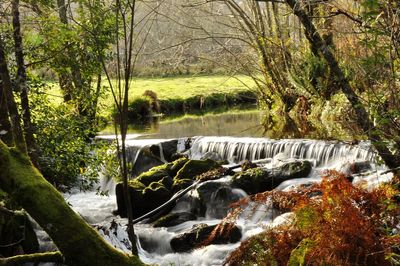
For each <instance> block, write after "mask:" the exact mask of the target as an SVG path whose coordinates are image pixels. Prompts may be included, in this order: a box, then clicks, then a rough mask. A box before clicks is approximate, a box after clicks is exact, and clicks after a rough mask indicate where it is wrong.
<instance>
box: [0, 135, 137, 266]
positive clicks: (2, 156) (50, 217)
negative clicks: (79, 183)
mask: <svg viewBox="0 0 400 266" xmlns="http://www.w3.org/2000/svg"><path fill="white" fill-rule="evenodd" d="M0 169H1V171H0V188H1V189H2V190H4V191H5V192H7V193H8V194H9V195H12V197H13V199H14V200H15V201H16V202H17V203H18V204H20V205H21V206H22V207H23V208H24V209H25V210H26V211H27V212H28V213H29V214H30V215H31V216H32V218H33V219H35V221H36V222H38V223H39V225H40V226H41V227H42V228H43V229H44V230H45V231H46V232H47V233H48V234H49V236H50V237H51V239H52V240H53V241H54V243H55V244H56V245H57V247H58V249H59V250H60V252H61V253H62V254H63V256H64V257H65V263H66V264H68V265H81V266H85V265H88V266H89V265H90V266H97V265H99V266H100V265H108V266H113V265H115V266H117V265H142V263H141V262H140V260H139V259H138V257H136V256H128V255H126V254H124V253H122V252H120V251H118V250H116V249H114V248H113V247H112V246H110V245H109V244H108V243H106V242H105V241H104V239H102V238H101V236H100V235H99V234H98V233H97V232H96V231H95V230H94V229H93V228H92V227H90V226H89V225H88V224H87V223H86V222H84V221H83V220H82V218H81V217H80V216H79V215H78V214H77V213H75V212H74V211H73V210H72V209H71V208H70V207H69V206H68V204H67V203H66V202H65V200H64V198H63V197H62V195H61V194H60V193H59V192H58V191H57V190H56V189H55V188H54V187H53V186H52V185H51V184H50V183H48V182H47V181H46V180H45V179H44V178H43V176H42V175H41V174H40V173H39V171H38V170H37V169H36V168H35V167H34V166H33V165H32V164H31V162H30V160H29V159H28V157H26V156H25V155H23V154H22V153H21V152H18V151H16V150H14V149H10V148H8V147H7V146H6V145H5V144H4V143H3V142H1V141H0Z"/></svg>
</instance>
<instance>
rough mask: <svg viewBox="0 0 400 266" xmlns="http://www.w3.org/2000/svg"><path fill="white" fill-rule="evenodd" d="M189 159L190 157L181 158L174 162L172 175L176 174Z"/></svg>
mask: <svg viewBox="0 0 400 266" xmlns="http://www.w3.org/2000/svg"><path fill="white" fill-rule="evenodd" d="M188 161H189V159H188V158H179V159H177V160H175V161H174V162H172V166H171V168H170V173H171V176H176V174H177V173H178V171H179V170H180V169H181V168H182V167H183V166H184V165H185V164H186V163H187V162H188Z"/></svg>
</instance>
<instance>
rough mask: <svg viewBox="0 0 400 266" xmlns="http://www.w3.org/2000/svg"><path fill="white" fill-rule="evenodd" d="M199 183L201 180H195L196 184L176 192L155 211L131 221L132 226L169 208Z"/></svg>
mask: <svg viewBox="0 0 400 266" xmlns="http://www.w3.org/2000/svg"><path fill="white" fill-rule="evenodd" d="M200 182H201V180H197V181H196V182H194V183H193V184H191V185H190V186H188V187H187V188H185V189H183V190H181V191H178V192H177V193H175V195H173V196H172V198H170V199H169V200H168V201H167V202H165V203H164V204H163V205H161V206H160V207H157V208H156V209H154V210H152V211H150V212H148V213H146V214H144V215H142V216H140V217H139V218H136V219H135V220H133V224H136V223H138V222H141V221H143V220H144V219H147V218H150V217H152V216H153V215H154V214H156V213H157V212H160V211H162V210H164V209H165V208H167V207H170V206H171V205H172V204H173V203H175V201H176V200H177V199H179V198H181V197H182V196H184V195H185V194H186V193H188V192H189V191H190V190H191V189H192V188H194V187H195V186H197V184H199V183H200Z"/></svg>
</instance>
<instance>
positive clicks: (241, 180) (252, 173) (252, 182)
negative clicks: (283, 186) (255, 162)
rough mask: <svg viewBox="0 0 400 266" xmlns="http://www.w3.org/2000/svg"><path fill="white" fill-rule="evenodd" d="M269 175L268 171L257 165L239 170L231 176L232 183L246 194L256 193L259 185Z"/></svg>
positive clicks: (258, 190)
mask: <svg viewBox="0 0 400 266" xmlns="http://www.w3.org/2000/svg"><path fill="white" fill-rule="evenodd" d="M269 175H270V172H269V171H267V170H265V169H263V168H260V167H257V168H250V169H247V170H245V171H242V172H239V173H237V174H235V175H234V176H233V180H232V185H233V186H234V187H238V188H241V189H243V190H244V191H246V193H247V194H256V193H258V192H261V191H260V185H261V184H262V183H263V181H264V180H265V179H267V178H268V177H269Z"/></svg>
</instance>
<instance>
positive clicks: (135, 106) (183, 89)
mask: <svg viewBox="0 0 400 266" xmlns="http://www.w3.org/2000/svg"><path fill="white" fill-rule="evenodd" d="M112 82H113V83H116V80H112ZM102 83H103V86H104V88H105V93H103V95H102V96H101V97H100V99H99V109H98V110H99V115H100V116H102V117H105V118H106V119H107V120H111V118H112V115H113V113H114V112H115V111H114V99H113V96H112V93H111V91H110V88H109V85H108V83H107V81H106V80H103V82H102ZM46 84H47V85H48V87H49V89H48V90H47V91H46V93H47V94H48V95H49V97H51V99H52V102H53V103H54V104H56V105H57V104H60V103H61V102H62V92H61V90H60V88H59V85H58V83H57V82H54V81H48V82H47V83H46ZM130 86H131V87H130V93H129V113H130V114H129V117H130V118H131V120H148V117H151V116H154V115H157V114H163V115H182V114H186V113H195V112H210V111H213V110H217V109H221V108H225V109H228V108H232V107H233V106H242V105H249V104H255V103H256V102H257V95H256V91H255V89H254V82H253V80H252V79H251V78H250V77H248V76H245V75H235V76H228V75H190V76H174V77H156V78H155V77H137V78H134V79H133V80H132V82H131V85H130ZM140 122H142V121H140Z"/></svg>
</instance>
